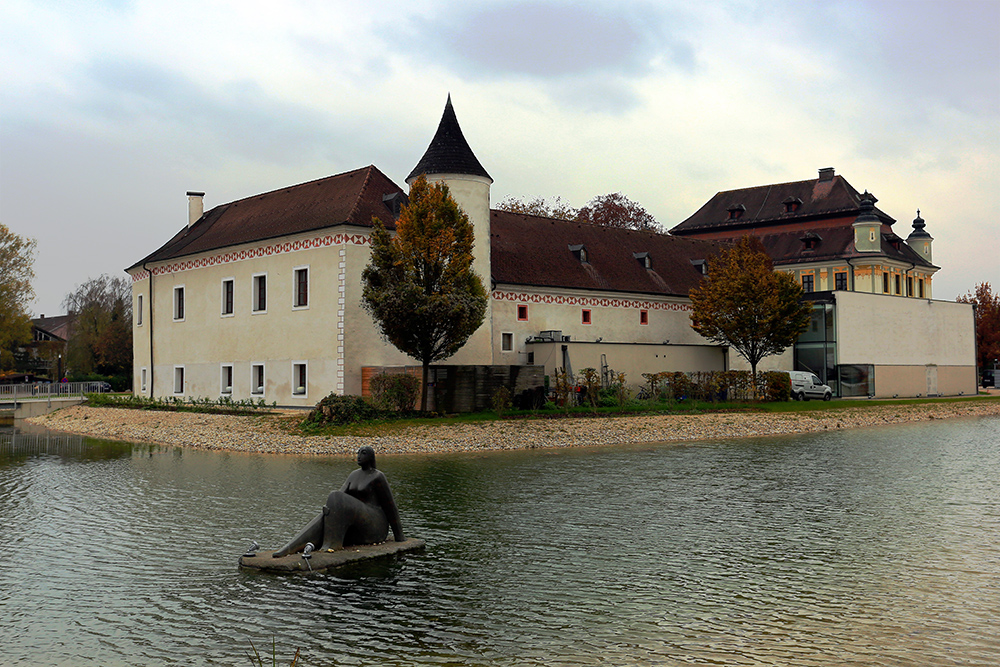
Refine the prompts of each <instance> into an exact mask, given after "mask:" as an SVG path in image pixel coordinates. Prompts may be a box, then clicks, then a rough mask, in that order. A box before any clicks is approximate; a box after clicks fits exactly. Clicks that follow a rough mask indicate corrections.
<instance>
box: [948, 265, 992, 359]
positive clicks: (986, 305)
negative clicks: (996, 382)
mask: <svg viewBox="0 0 1000 667" xmlns="http://www.w3.org/2000/svg"><path fill="white" fill-rule="evenodd" d="M957 301H959V302H960V303H971V304H974V305H975V307H976V364H977V365H978V366H979V368H992V367H993V363H994V362H995V361H996V360H997V359H1000V293H998V294H993V289H992V288H991V287H990V284H989V283H979V284H978V285H976V289H975V291H974V292H969V293H968V294H966V295H965V296H960V297H958V299H957Z"/></svg>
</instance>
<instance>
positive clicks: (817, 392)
mask: <svg viewBox="0 0 1000 667" xmlns="http://www.w3.org/2000/svg"><path fill="white" fill-rule="evenodd" d="M788 378H789V379H790V380H791V381H792V398H793V399H795V400H796V401H808V400H809V399H810V398H817V399H819V398H821V399H823V400H824V401H829V400H830V399H831V398H833V390H832V389H830V387H829V386H827V385H825V384H823V381H822V380H820V379H819V377H817V376H816V374H815V373H810V372H809V371H788Z"/></svg>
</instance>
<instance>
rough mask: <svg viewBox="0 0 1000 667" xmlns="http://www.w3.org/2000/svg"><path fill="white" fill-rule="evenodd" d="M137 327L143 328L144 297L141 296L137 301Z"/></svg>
mask: <svg viewBox="0 0 1000 667" xmlns="http://www.w3.org/2000/svg"><path fill="white" fill-rule="evenodd" d="M135 325H136V326H137V327H141V326H142V295H141V294H140V295H139V296H138V297H137V298H136V300H135Z"/></svg>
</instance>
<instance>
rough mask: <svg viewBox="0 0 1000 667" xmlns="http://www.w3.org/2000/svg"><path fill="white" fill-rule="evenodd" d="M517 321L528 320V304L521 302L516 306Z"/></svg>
mask: <svg viewBox="0 0 1000 667" xmlns="http://www.w3.org/2000/svg"><path fill="white" fill-rule="evenodd" d="M517 321H518V322H527V321H528V306H526V305H524V304H522V305H519V306H518V307H517Z"/></svg>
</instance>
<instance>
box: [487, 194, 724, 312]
mask: <svg viewBox="0 0 1000 667" xmlns="http://www.w3.org/2000/svg"><path fill="white" fill-rule="evenodd" d="M490 229H491V238H490V245H491V263H492V271H493V280H494V282H497V283H507V284H514V285H532V286H537V287H561V288H573V289H587V290H606V291H613V292H637V293H644V294H664V295H676V296H687V294H688V292H690V290H691V288H692V287H695V286H696V285H697V284H698V282H699V281H700V280H701V273H700V272H699V270H698V269H697V268H696V267H695V266H694V265H693V264H692V263H691V261H692V260H704V259H707V258H708V257H709V256H710V255H712V254H714V253H716V252H718V250H719V248H720V245H719V244H718V243H716V242H713V241H700V240H696V239H686V238H680V237H675V236H667V235H665V234H657V233H654V232H641V231H635V230H631V229H617V228H611V227H601V226H598V225H592V224H587V223H579V222H569V221H566V220H555V219H552V218H541V217H537V216H532V215H524V214H520V213H509V212H507V211H491V212H490ZM579 245H582V246H583V247H585V248H586V251H587V262H586V263H583V262H581V261H580V260H579V259H578V257H577V255H575V254H574V253H573V252H572V251H571V250H570V246H579ZM641 253H649V257H650V260H651V263H652V268H650V269H646V268H645V267H644V266H643V264H642V262H641V260H640V259H638V258H636V257H635V254H641Z"/></svg>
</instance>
